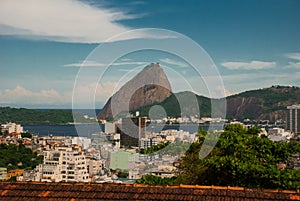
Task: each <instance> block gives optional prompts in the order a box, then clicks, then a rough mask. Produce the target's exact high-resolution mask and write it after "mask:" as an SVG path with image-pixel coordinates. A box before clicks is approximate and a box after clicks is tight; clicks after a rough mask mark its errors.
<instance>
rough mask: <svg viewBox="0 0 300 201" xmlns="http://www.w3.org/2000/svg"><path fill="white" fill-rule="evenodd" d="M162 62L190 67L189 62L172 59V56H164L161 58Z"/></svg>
mask: <svg viewBox="0 0 300 201" xmlns="http://www.w3.org/2000/svg"><path fill="white" fill-rule="evenodd" d="M159 61H160V62H163V63H166V64H170V65H175V66H179V67H183V68H186V67H188V64H187V63H185V62H181V61H177V60H174V59H170V58H164V59H160V60H159Z"/></svg>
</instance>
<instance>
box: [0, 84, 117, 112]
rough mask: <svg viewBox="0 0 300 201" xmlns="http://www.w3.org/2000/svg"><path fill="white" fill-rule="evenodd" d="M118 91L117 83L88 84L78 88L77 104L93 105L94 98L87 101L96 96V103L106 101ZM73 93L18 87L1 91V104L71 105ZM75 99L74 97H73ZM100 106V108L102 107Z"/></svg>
mask: <svg viewBox="0 0 300 201" xmlns="http://www.w3.org/2000/svg"><path fill="white" fill-rule="evenodd" d="M116 89H118V83H117V82H105V83H102V84H101V85H100V84H99V85H98V84H97V83H88V84H86V85H81V86H78V87H77V88H76V94H77V95H78V96H76V97H75V98H77V99H76V103H79V104H80V105H84V106H86V105H91V104H90V103H91V102H92V103H94V98H90V99H91V100H87V97H92V96H91V94H92V95H93V96H95V97H96V98H95V101H96V103H98V102H103V101H106V100H107V99H108V98H109V97H110V96H111V95H112V93H113V92H114V91H115V90H116ZM72 97H73V91H68V92H65V93H59V92H58V91H56V90H54V89H50V90H40V91H32V90H29V89H26V88H25V87H23V86H16V87H15V88H13V89H5V90H2V91H0V104H9V105H21V106H22V105H66V104H67V105H70V103H71V102H72ZM73 98H74V97H73ZM101 106H102V105H99V106H98V107H101Z"/></svg>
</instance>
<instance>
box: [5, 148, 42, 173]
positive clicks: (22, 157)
mask: <svg viewBox="0 0 300 201" xmlns="http://www.w3.org/2000/svg"><path fill="white" fill-rule="evenodd" d="M0 156H1V157H0V167H6V168H7V169H8V170H13V169H17V168H22V169H33V168H35V167H36V166H37V165H38V164H41V163H42V162H43V159H44V156H43V155H39V156H38V155H37V154H36V153H34V152H33V151H32V150H31V149H29V148H26V147H25V146H24V145H23V144H19V145H18V146H17V145H15V144H9V145H6V144H0Z"/></svg>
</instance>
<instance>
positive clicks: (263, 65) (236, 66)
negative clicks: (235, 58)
mask: <svg viewBox="0 0 300 201" xmlns="http://www.w3.org/2000/svg"><path fill="white" fill-rule="evenodd" d="M221 65H222V66H224V67H226V68H228V69H230V70H260V69H269V68H273V67H275V66H276V62H266V61H257V60H253V61H251V62H223V63H221Z"/></svg>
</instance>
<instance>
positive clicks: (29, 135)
mask: <svg viewBox="0 0 300 201" xmlns="http://www.w3.org/2000/svg"><path fill="white" fill-rule="evenodd" d="M21 137H22V138H25V137H26V138H32V134H31V133H28V132H26V133H21Z"/></svg>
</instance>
